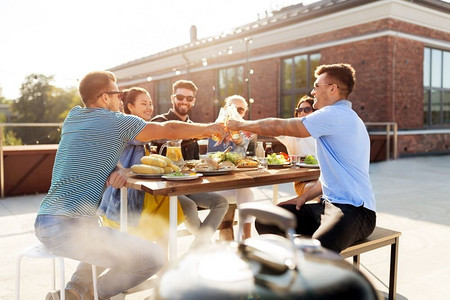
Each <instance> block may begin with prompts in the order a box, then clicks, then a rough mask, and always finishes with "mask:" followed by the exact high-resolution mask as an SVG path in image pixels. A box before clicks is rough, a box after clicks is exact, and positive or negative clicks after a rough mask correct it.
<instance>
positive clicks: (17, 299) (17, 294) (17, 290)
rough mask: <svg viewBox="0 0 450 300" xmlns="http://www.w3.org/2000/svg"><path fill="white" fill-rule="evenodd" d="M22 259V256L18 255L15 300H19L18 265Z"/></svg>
mask: <svg viewBox="0 0 450 300" xmlns="http://www.w3.org/2000/svg"><path fill="white" fill-rule="evenodd" d="M22 258H23V255H22V254H20V255H19V257H17V262H16V300H19V298H20V263H21V262H22Z"/></svg>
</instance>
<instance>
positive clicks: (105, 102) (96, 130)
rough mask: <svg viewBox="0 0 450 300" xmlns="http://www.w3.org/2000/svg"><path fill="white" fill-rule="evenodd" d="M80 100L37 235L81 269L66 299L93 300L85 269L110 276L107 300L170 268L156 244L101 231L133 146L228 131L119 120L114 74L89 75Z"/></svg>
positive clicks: (64, 135)
mask: <svg viewBox="0 0 450 300" xmlns="http://www.w3.org/2000/svg"><path fill="white" fill-rule="evenodd" d="M79 92H80V95H81V99H82V101H83V103H84V105H85V107H80V106H76V107H74V108H72V109H71V110H70V111H69V113H68V115H67V117H66V119H65V120H64V124H63V126H62V130H61V141H60V143H59V147H58V151H57V153H56V157H55V162H54V167H53V173H52V181H51V186H50V190H49V191H48V193H47V195H46V196H45V197H44V199H43V200H42V202H41V205H40V208H39V211H38V214H37V218H36V221H35V224H34V226H35V234H36V237H37V238H38V239H39V240H40V241H41V242H42V244H44V245H45V246H46V247H47V248H48V249H49V250H50V251H51V252H52V253H54V254H56V255H60V256H62V257H67V258H72V259H75V260H78V261H80V264H79V266H78V268H77V271H76V272H75V273H74V275H73V276H72V279H71V281H70V282H69V283H68V284H67V286H66V289H65V296H66V299H68V300H72V299H75V300H80V299H93V291H92V285H91V284H90V283H91V282H92V275H91V273H90V267H87V266H88V265H87V264H92V265H95V266H98V267H103V268H108V270H107V271H106V273H105V274H103V275H102V276H100V277H99V278H98V285H97V290H98V296H99V299H109V298H110V297H112V296H114V295H117V294H119V293H121V292H123V291H126V290H128V289H130V288H132V287H134V286H136V285H138V284H140V283H141V282H143V281H145V280H146V279H147V278H149V277H151V276H152V275H153V274H155V273H156V272H157V271H158V270H159V269H160V268H161V267H162V265H163V263H164V260H165V255H164V253H163V250H162V249H161V247H160V246H158V245H157V244H156V243H152V242H150V241H147V240H142V239H139V238H137V237H134V236H131V235H129V234H127V233H123V232H119V231H117V230H113V229H111V228H109V227H101V226H99V224H98V223H99V218H98V216H97V209H98V206H99V204H100V201H101V199H102V194H103V191H104V190H105V188H106V186H113V187H115V188H121V187H123V186H124V185H125V184H126V181H127V174H126V171H125V170H124V169H123V168H122V167H121V166H120V165H118V162H119V158H120V156H121V154H122V152H123V150H124V148H125V146H126V145H127V142H129V141H132V140H135V139H136V140H138V141H142V142H144V141H146V142H148V141H150V140H153V139H161V138H170V139H180V138H182V137H190V138H195V137H198V138H202V137H208V136H211V135H213V134H214V135H220V136H223V135H224V128H223V127H222V126H221V125H219V124H214V123H213V124H187V123H184V122H176V121H171V122H166V123H164V124H158V123H147V122H145V121H144V120H143V119H141V118H139V117H137V116H134V115H126V114H123V113H121V112H119V109H120V106H121V102H122V101H121V98H122V92H120V91H119V90H118V87H117V84H116V77H115V76H114V74H113V73H111V72H106V71H97V72H91V73H89V74H87V75H86V76H85V77H84V78H83V79H82V80H81V82H80V86H79ZM99 275H100V274H99ZM60 296H61V294H60V291H55V292H50V293H49V294H48V295H47V297H46V299H48V300H57V299H60Z"/></svg>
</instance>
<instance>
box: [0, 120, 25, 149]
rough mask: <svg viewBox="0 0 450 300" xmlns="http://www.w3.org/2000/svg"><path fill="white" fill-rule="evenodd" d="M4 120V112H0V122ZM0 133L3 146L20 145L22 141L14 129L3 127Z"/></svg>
mask: <svg viewBox="0 0 450 300" xmlns="http://www.w3.org/2000/svg"><path fill="white" fill-rule="evenodd" d="M5 121H6V116H5V115H4V114H0V123H5ZM1 134H2V143H3V146H14V145H22V141H21V140H20V139H19V138H17V137H16V134H15V132H14V130H12V129H11V128H10V127H3V130H2V132H1Z"/></svg>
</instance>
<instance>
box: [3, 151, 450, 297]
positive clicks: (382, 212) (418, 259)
mask: <svg viewBox="0 0 450 300" xmlns="http://www.w3.org/2000/svg"><path fill="white" fill-rule="evenodd" d="M370 175H371V181H372V184H373V188H374V193H375V197H376V200H377V211H378V214H377V216H378V217H377V225H378V226H381V227H386V228H390V229H393V230H397V231H401V232H402V236H401V237H400V248H399V249H400V250H399V263H398V279H397V293H398V294H397V299H399V300H403V299H427V298H428V299H450V289H449V288H448V287H447V286H446V285H447V284H448V283H449V282H450V255H448V254H449V253H450V155H444V156H424V157H409V158H400V159H398V160H390V161H384V162H377V163H372V164H371V165H370ZM252 190H253V191H254V193H255V198H256V200H261V201H271V197H272V187H270V186H267V187H259V188H252ZM294 194H295V192H294V190H293V187H292V184H282V185H280V186H279V199H280V200H287V199H290V198H291V197H292V196H293V195H294ZM43 197H44V195H43V194H38V195H27V196H19V197H9V198H5V199H1V200H0V266H1V267H0V269H1V271H0V300H9V299H14V288H15V269H16V258H17V256H18V254H19V253H20V251H21V250H22V249H24V248H25V247H27V246H29V245H31V244H33V243H34V242H36V241H37V239H36V237H35V236H34V231H33V223H34V219H35V217H36V212H37V209H38V207H39V203H40V201H41V200H42V198H43ZM254 234H255V235H256V232H254ZM191 240H192V237H191V236H187V237H183V238H179V243H178V250H179V251H178V253H179V254H180V255H181V254H183V253H184V252H185V251H187V248H188V246H189V244H190V241H191ZM389 250H390V248H389V247H384V248H381V249H377V250H374V251H371V252H369V253H366V254H363V255H361V264H362V266H361V269H362V271H363V272H364V273H365V274H366V275H367V276H368V277H369V279H370V280H371V281H372V283H373V284H374V285H375V287H376V288H377V289H378V290H379V291H380V292H381V293H382V295H386V293H387V290H388V289H387V285H388V279H389ZM349 262H350V260H349ZM76 265H77V262H76V261H73V260H70V259H66V263H65V266H66V280H67V279H69V278H70V276H71V274H72V273H73V271H74V270H75V268H76ZM50 276H51V265H50V263H49V261H48V260H37V259H24V260H23V262H22V280H21V286H22V288H21V299H24V300H27V299H30V300H35V299H44V297H45V295H46V293H47V292H48V291H49V290H50V287H51V284H50V282H51V281H50ZM151 293H152V291H151V290H149V291H143V292H139V293H135V294H131V295H127V296H126V299H136V300H137V299H144V298H146V297H151Z"/></svg>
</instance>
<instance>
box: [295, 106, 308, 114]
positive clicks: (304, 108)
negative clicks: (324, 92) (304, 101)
mask: <svg viewBox="0 0 450 300" xmlns="http://www.w3.org/2000/svg"><path fill="white" fill-rule="evenodd" d="M295 111H296V112H298V113H301V112H302V111H304V112H305V114H308V113H310V112H312V107H297V108H296V109H295Z"/></svg>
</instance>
